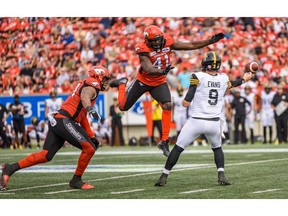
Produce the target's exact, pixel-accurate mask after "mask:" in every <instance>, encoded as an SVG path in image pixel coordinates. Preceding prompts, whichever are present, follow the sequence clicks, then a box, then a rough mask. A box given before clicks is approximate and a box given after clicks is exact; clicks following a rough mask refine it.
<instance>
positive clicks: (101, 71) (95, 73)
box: [88, 65, 110, 91]
mask: <svg viewBox="0 0 288 216" xmlns="http://www.w3.org/2000/svg"><path fill="white" fill-rule="evenodd" d="M88 76H89V77H91V78H94V79H97V80H98V81H99V82H100V86H101V91H104V90H105V89H106V88H105V86H106V85H107V83H108V81H109V79H110V76H109V71H108V70H107V69H106V68H105V67H103V66H101V65H97V66H93V67H92V68H90V70H89V71H88Z"/></svg>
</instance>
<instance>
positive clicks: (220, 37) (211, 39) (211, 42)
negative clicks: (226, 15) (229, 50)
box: [209, 32, 225, 44]
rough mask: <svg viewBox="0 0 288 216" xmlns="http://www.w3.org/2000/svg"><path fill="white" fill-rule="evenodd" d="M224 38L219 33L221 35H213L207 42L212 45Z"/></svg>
mask: <svg viewBox="0 0 288 216" xmlns="http://www.w3.org/2000/svg"><path fill="white" fill-rule="evenodd" d="M224 37H225V35H224V34H223V33H222V32H221V33H218V34H214V35H213V36H212V37H211V38H210V39H209V42H210V44H213V43H216V42H218V41H219V40H221V39H223V38H224Z"/></svg>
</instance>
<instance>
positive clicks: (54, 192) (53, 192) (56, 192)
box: [44, 189, 77, 195]
mask: <svg viewBox="0 0 288 216" xmlns="http://www.w3.org/2000/svg"><path fill="white" fill-rule="evenodd" d="M76 191H77V190H74V189H73V190H61V191H52V192H46V193H44V194H48V195H50V194H58V193H68V192H76Z"/></svg>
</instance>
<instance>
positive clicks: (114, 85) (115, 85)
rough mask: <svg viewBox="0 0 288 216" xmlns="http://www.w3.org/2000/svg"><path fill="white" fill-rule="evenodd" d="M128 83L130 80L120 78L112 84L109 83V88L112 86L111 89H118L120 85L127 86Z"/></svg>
mask: <svg viewBox="0 0 288 216" xmlns="http://www.w3.org/2000/svg"><path fill="white" fill-rule="evenodd" d="M127 82H128V78H126V77H122V78H120V79H115V80H113V81H111V82H110V83H109V86H110V87H111V88H118V87H119V85H120V84H125V85H126V84H127Z"/></svg>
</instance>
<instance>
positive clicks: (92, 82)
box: [85, 77, 101, 90]
mask: <svg viewBox="0 0 288 216" xmlns="http://www.w3.org/2000/svg"><path fill="white" fill-rule="evenodd" d="M85 83H86V85H89V86H92V87H93V88H95V89H98V90H100V89H101V86H100V82H99V81H98V80H96V79H94V78H91V77H88V78H87V79H86V80H85Z"/></svg>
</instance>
